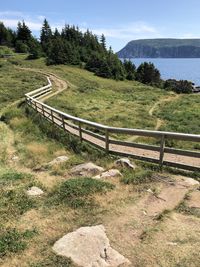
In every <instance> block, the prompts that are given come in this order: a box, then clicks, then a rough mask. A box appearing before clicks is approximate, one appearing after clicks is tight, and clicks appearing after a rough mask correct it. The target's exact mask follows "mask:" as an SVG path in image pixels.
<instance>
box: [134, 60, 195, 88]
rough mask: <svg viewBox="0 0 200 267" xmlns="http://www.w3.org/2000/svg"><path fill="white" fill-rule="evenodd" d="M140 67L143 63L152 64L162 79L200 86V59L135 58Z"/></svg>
mask: <svg viewBox="0 0 200 267" xmlns="http://www.w3.org/2000/svg"><path fill="white" fill-rule="evenodd" d="M131 61H132V62H133V63H134V64H135V65H136V67H138V66H139V65H140V64H141V63H143V62H145V61H146V62H152V63H153V64H154V65H155V66H156V68H157V69H159V71H160V73H161V78H162V79H164V80H166V79H176V80H188V81H192V82H193V83H194V84H195V85H196V86H200V58H134V59H131Z"/></svg>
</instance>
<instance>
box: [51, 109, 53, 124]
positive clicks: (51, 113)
mask: <svg viewBox="0 0 200 267" xmlns="http://www.w3.org/2000/svg"><path fill="white" fill-rule="evenodd" d="M51 120H52V121H53V122H54V119H53V111H52V110H51Z"/></svg>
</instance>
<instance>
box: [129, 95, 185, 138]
mask: <svg viewBox="0 0 200 267" xmlns="http://www.w3.org/2000/svg"><path fill="white" fill-rule="evenodd" d="M179 97H180V95H177V94H173V95H170V96H168V97H167V98H162V99H159V100H158V101H157V102H156V103H155V104H154V105H153V106H152V107H151V108H150V110H149V111H148V114H149V116H151V117H153V116H154V112H155V111H156V109H157V108H158V107H159V106H160V105H161V104H162V103H165V102H170V101H174V100H176V99H178V98H179ZM163 123H164V122H163V120H161V119H159V118H156V124H155V127H154V129H153V130H155V131H158V130H159V129H160V127H161V126H162V125H163ZM138 138H139V136H131V137H130V138H128V139H127V141H130V142H133V141H136V140H137V139H138Z"/></svg>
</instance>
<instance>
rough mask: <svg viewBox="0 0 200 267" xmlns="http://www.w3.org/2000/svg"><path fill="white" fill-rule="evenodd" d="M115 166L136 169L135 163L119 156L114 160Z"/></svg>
mask: <svg viewBox="0 0 200 267" xmlns="http://www.w3.org/2000/svg"><path fill="white" fill-rule="evenodd" d="M115 166H116V167H123V168H129V169H132V170H135V169H136V165H134V164H132V163H131V162H130V160H129V159H128V158H121V159H118V160H116V161H115Z"/></svg>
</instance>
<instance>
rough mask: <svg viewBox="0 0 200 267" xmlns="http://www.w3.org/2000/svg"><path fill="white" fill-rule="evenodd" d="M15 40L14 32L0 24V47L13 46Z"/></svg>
mask: <svg viewBox="0 0 200 267" xmlns="http://www.w3.org/2000/svg"><path fill="white" fill-rule="evenodd" d="M14 40H15V35H14V32H13V31H12V30H11V29H8V28H6V27H5V26H4V24H3V23H2V22H0V45H7V46H13V45H14Z"/></svg>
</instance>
